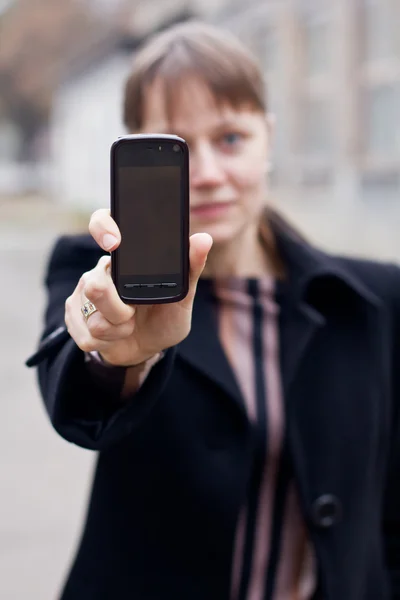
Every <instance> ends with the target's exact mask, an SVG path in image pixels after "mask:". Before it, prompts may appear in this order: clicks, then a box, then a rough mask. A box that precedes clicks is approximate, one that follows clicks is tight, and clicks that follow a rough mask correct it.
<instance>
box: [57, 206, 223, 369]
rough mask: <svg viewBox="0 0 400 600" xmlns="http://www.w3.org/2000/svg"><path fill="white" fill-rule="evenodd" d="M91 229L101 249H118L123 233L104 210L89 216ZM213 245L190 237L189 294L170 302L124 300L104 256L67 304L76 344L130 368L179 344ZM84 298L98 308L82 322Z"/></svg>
mask: <svg viewBox="0 0 400 600" xmlns="http://www.w3.org/2000/svg"><path fill="white" fill-rule="evenodd" d="M89 231H90V233H91V235H92V236H93V238H94V239H95V241H96V242H97V243H98V244H99V246H100V247H101V248H103V250H106V251H113V250H115V249H116V248H118V246H119V244H120V241H121V234H120V232H119V229H118V227H117V225H116V223H115V221H114V220H113V219H112V218H111V216H110V214H109V211H108V210H105V209H101V210H98V211H96V212H95V213H94V214H93V215H92V218H91V220H90V224H89ZM211 246H212V238H211V236H209V235H208V234H207V233H198V234H195V235H192V236H191V238H190V255H189V256H190V279H189V293H188V295H187V296H186V298H184V299H183V300H181V301H180V302H176V303H172V304H153V305H138V306H132V305H128V304H125V303H124V302H122V300H121V299H120V297H119V295H118V292H117V290H116V288H115V286H114V283H113V281H112V279H111V274H110V262H111V258H110V257H109V256H103V257H102V258H101V259H100V260H99V262H98V263H97V266H96V267H95V268H94V269H92V270H91V271H88V272H87V273H84V274H83V275H82V277H81V279H80V281H79V283H78V285H77V286H76V288H75V290H74V292H73V294H72V295H71V296H70V297H69V298H68V299H67V300H66V303H65V323H66V325H67V328H68V331H69V333H70V335H71V337H72V338H73V339H74V340H75V343H76V344H77V345H78V346H79V348H81V350H83V351H84V352H91V351H93V350H97V351H98V352H99V353H100V354H101V356H102V357H103V358H104V360H105V361H107V362H108V363H110V364H112V365H118V366H133V365H137V364H140V363H142V362H144V361H146V360H147V359H149V358H151V357H152V356H154V355H156V354H158V353H159V352H161V351H162V350H165V349H167V348H170V347H171V346H174V345H175V344H178V343H179V342H181V341H182V340H183V339H184V338H185V337H186V336H187V335H188V334H189V332H190V327H191V319H192V308H193V300H194V297H195V293H196V287H197V282H198V280H199V277H200V275H201V273H202V271H203V268H204V265H205V262H206V260H207V255H208V252H209V250H210V248H211ZM87 300H90V301H91V302H93V304H94V305H95V306H96V308H97V311H96V312H95V313H93V314H92V315H91V316H90V317H89V318H88V320H87V321H85V319H84V317H83V315H82V313H81V306H82V305H83V304H84V303H85V302H86V301H87Z"/></svg>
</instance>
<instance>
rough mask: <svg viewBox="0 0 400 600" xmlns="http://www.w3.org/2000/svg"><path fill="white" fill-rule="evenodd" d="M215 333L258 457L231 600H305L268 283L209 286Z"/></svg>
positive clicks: (312, 584) (310, 563)
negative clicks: (252, 432) (240, 397)
mask: <svg viewBox="0 0 400 600" xmlns="http://www.w3.org/2000/svg"><path fill="white" fill-rule="evenodd" d="M213 289H214V296H215V299H216V303H215V306H216V311H217V322H218V333H219V337H220V341H221V344H222V346H223V348H224V350H225V353H226V355H227V357H228V360H229V361H230V364H231V367H232V369H233V372H234V373H235V375H236V378H237V381H238V384H239V388H240V389H241V391H242V394H243V400H244V402H245V406H246V410H247V415H248V418H249V420H250V422H251V423H252V424H253V427H254V430H255V433H256V439H257V452H256V456H255V460H254V465H253V472H252V475H251V478H250V486H249V490H248V494H247V502H246V505H245V506H243V507H242V511H241V514H240V516H239V520H238V524H237V531H236V542H235V547H234V548H233V562H232V564H233V569H232V593H231V599H232V600H310V599H311V598H312V596H313V594H314V593H315V590H316V568H315V560H314V555H313V552H312V549H311V544H310V542H309V540H308V537H307V532H306V527H305V523H304V520H303V518H302V515H301V511H300V506H299V499H298V495H297V491H296V486H295V483H294V479H293V477H292V476H291V471H290V462H289V460H288V457H287V454H286V452H285V448H286V447H285V412H284V402H283V394H282V383H281V378H280V360H279V335H278V333H279V323H278V318H279V306H278V304H277V302H276V300H275V296H276V294H275V284H274V281H273V280H272V279H268V278H265V279H261V280H258V279H257V280H256V279H238V278H237V279H236V278H230V279H218V280H215V281H214V286H213Z"/></svg>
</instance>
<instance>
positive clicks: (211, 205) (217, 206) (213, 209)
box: [190, 202, 234, 217]
mask: <svg viewBox="0 0 400 600" xmlns="http://www.w3.org/2000/svg"><path fill="white" fill-rule="evenodd" d="M233 205H234V202H207V203H204V204H199V205H197V206H192V207H191V209H190V211H191V213H192V215H194V216H198V217H217V216H220V215H223V214H225V213H226V212H227V211H228V210H230V209H231V208H232V206H233Z"/></svg>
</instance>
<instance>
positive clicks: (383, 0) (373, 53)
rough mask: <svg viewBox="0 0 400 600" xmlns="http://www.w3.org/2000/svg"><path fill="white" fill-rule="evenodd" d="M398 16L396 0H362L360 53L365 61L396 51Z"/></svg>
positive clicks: (384, 56)
mask: <svg viewBox="0 0 400 600" xmlns="http://www.w3.org/2000/svg"><path fill="white" fill-rule="evenodd" d="M399 16H400V11H399V9H398V6H397V0H362V4H361V21H362V26H363V41H362V48H363V52H362V54H363V60H364V61H365V62H373V61H376V60H382V59H385V58H390V57H391V56H393V54H394V53H395V52H396V43H397V42H396V40H397V35H398V23H399V22H398V17H399ZM396 17H397V18H396Z"/></svg>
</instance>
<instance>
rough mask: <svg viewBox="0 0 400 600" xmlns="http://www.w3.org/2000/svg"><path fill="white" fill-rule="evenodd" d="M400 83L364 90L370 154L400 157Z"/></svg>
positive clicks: (366, 142)
mask: <svg viewBox="0 0 400 600" xmlns="http://www.w3.org/2000/svg"><path fill="white" fill-rule="evenodd" d="M399 90H400V85H399V83H397V84H391V85H390V84H388V85H380V86H373V87H370V88H367V90H365V91H364V107H365V112H364V116H365V121H364V123H365V130H364V135H365V148H366V150H367V152H368V154H369V155H371V156H377V157H389V158H390V157H391V158H395V157H396V156H398V157H399V158H400V93H399Z"/></svg>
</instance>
